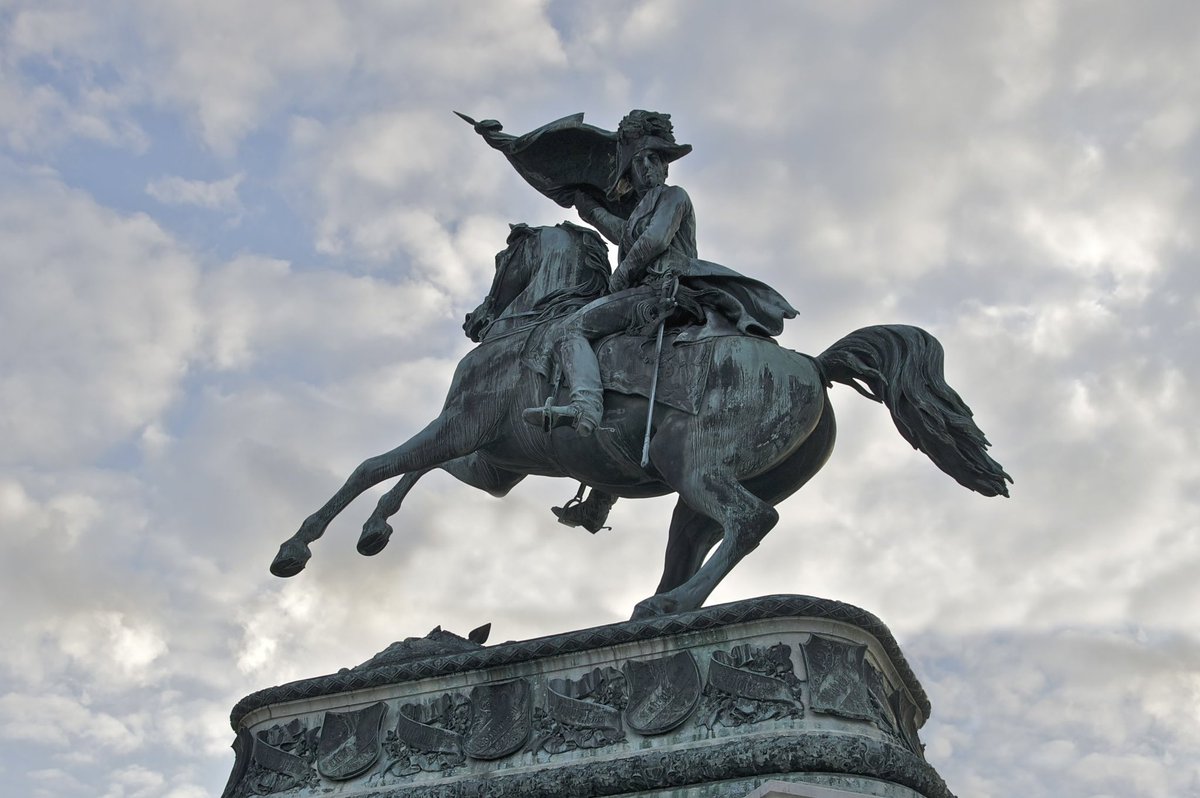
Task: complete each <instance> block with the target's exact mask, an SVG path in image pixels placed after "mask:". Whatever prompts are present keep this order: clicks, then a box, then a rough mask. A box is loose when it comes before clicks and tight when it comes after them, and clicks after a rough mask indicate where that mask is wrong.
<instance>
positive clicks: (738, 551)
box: [633, 430, 779, 618]
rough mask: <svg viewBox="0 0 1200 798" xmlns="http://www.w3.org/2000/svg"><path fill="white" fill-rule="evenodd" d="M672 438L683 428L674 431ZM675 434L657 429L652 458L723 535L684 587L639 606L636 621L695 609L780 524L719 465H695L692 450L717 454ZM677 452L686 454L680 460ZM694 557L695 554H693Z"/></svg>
mask: <svg viewBox="0 0 1200 798" xmlns="http://www.w3.org/2000/svg"><path fill="white" fill-rule="evenodd" d="M675 432H676V434H679V433H683V430H676V431H675ZM676 434H667V435H664V434H663V431H660V433H659V436H658V437H657V438H656V439H655V443H657V444H658V446H657V455H658V456H657V457H656V456H655V454H656V446H655V443H652V444H651V449H650V457H651V459H652V460H653V462H654V465H655V467H656V468H657V469H658V471H659V473H660V474H662V476H663V478H664V479H665V480H666V482H667V484H668V485H670V486H671V487H672V488H674V489H675V491H676V492H677V493H678V494H679V498H680V499H681V500H683V501H684V502H686V503H687V504H688V505H689V506H690V507H692V508H694V510H696V511H697V512H699V513H703V514H704V515H706V516H708V517H709V518H711V519H712V520H713V521H715V522H716V523H717V524H718V525H720V528H721V531H722V533H723V536H722V540H721V543H720V545H718V546H717V549H716V551H715V552H714V553H713V556H712V557H710V558H709V560H708V562H705V563H704V564H703V565H702V566H700V568H699V570H697V571H696V572H695V573H694V574H692V576H691V577H690V578H688V579H687V580H686V581H684V582H683V583H682V584H680V585H678V586H676V587H674V588H672V589H670V590H668V591H666V592H665V593H659V594H657V595H655V596H651V597H650V598H648V599H646V600H644V601H642V602H639V603H638V605H637V607H636V608H635V609H634V612H633V617H634V618H645V617H651V616H655V615H667V614H670V613H674V612H687V611H688V610H694V609H698V608H699V607H700V606H701V605H702V604H703V603H704V600H705V599H707V598H708V596H709V594H711V593H712V592H713V590H714V589H715V588H716V586H717V585H718V584H719V583H720V582H721V580H722V579H724V578H725V576H726V575H727V574H728V573H729V572H730V571H731V570H733V567H734V566H735V565H737V564H738V562H740V561H741V559H742V558H743V557H745V556H746V555H747V554H749V553H750V552H751V551H753V550H754V549H755V548H756V547H757V546H758V544H759V542H760V541H761V540H762V539H763V537H764V536H765V535H766V534H767V533H768V532H770V531H771V529H772V527H774V526H775V524H776V523H778V521H779V513H777V512H775V508H774V507H772V506H771V505H770V504H769V503H768V502H765V501H763V500H762V499H760V498H758V497H757V496H755V495H754V494H753V493H751V492H750V491H749V490H747V489H746V488H745V487H744V486H743V485H742V484H741V483H740V482H738V481H737V479H736V478H735V476H734V474H733V473H732V471H731V470H730V469H728V467H726V466H724V465H723V464H721V463H720V462H719V461H718V462H705V463H698V462H695V460H694V458H693V457H692V456H689V454H688V453H690V452H709V453H711V452H712V451H715V449H714V448H713V447H708V446H699V445H696V446H680V445H678V444H679V443H680V441H679V440H678V438H677V437H676ZM689 443H690V442H689ZM681 451H682V452H683V453H684V454H683V456H680V453H681ZM695 556H699V554H698V553H697V554H696V555H695Z"/></svg>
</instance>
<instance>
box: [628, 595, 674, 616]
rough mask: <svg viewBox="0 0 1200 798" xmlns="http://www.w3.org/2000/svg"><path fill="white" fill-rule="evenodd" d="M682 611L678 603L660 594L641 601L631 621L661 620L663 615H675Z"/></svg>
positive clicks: (634, 609)
mask: <svg viewBox="0 0 1200 798" xmlns="http://www.w3.org/2000/svg"><path fill="white" fill-rule="evenodd" d="M681 611H682V610H680V609H679V602H678V601H676V600H675V599H672V598H668V597H667V596H666V595H664V594H662V593H660V594H658V595H656V596H651V597H650V598H648V599H643V600H641V601H639V602H638V603H637V606H636V607H634V608H633V616H632V617H631V618H630V619H629V620H631V621H645V620H649V619H650V618H660V617H662V616H663V615H674V614H675V613H677V612H681Z"/></svg>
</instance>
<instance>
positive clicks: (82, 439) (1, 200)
mask: <svg viewBox="0 0 1200 798" xmlns="http://www.w3.org/2000/svg"><path fill="white" fill-rule="evenodd" d="M4 169H5V173H6V177H7V179H6V180H4V183H3V186H4V187H3V188H2V189H0V234H2V235H3V237H4V239H5V244H6V245H5V247H4V251H3V254H0V358H2V360H3V363H4V369H3V373H2V374H0V404H3V405H4V406H5V408H6V411H7V412H6V413H5V415H4V418H3V419H2V420H0V432H2V435H3V437H4V439H5V441H6V442H7V445H6V447H5V451H4V453H3V455H0V457H2V458H3V459H4V460H5V461H7V462H9V463H13V462H22V463H32V462H40V463H70V462H77V461H79V460H80V459H81V458H82V459H88V458H91V457H93V456H95V455H96V454H98V453H100V452H102V451H103V450H104V449H105V448H106V447H109V446H113V445H115V444H117V443H119V442H121V441H122V440H123V439H124V438H125V437H126V436H129V435H132V434H135V433H137V432H138V431H140V430H141V429H142V428H144V427H145V426H146V425H148V424H150V423H152V422H154V421H155V420H156V419H157V418H158V416H159V414H161V413H162V412H163V411H164V410H165V409H166V407H167V406H168V405H169V403H170V402H171V401H172V400H173V399H174V398H175V397H176V396H177V395H178V391H179V388H180V381H181V380H182V378H183V376H184V374H185V371H186V363H187V359H188V357H189V356H190V354H191V352H192V351H193V350H194V348H195V346H196V345H197V343H198V335H197V332H198V330H199V327H200V325H201V319H200V317H199V316H198V314H197V310H196V307H195V302H194V291H195V287H196V282H197V280H198V278H199V270H198V266H197V264H196V262H195V260H194V258H193V257H192V256H191V254H190V253H188V252H187V251H185V250H183V249H182V248H181V247H179V246H178V245H177V244H176V243H175V242H174V241H173V240H172V238H171V236H170V235H169V234H168V233H166V232H165V231H164V230H163V229H162V228H161V227H159V226H158V225H157V224H156V223H155V222H154V221H153V220H151V219H150V218H148V217H146V216H143V215H132V216H126V215H121V214H118V213H114V212H113V211H112V210H109V209H107V208H104V207H102V206H100V205H98V204H97V203H96V202H94V201H93V200H92V199H91V198H90V197H89V196H88V195H87V194H85V193H84V192H81V191H78V190H72V189H69V188H67V187H66V186H64V185H62V184H61V183H59V182H58V181H57V180H55V179H54V178H53V177H50V176H47V175H35V174H31V173H21V172H20V171H18V170H16V169H14V168H12V167H4Z"/></svg>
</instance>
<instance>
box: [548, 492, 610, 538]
mask: <svg viewBox="0 0 1200 798" xmlns="http://www.w3.org/2000/svg"><path fill="white" fill-rule="evenodd" d="M586 487H587V486H586V485H585V484H584V483H582V482H580V483H579V490H578V491H576V492H575V495H574V496H573V497H571V499H570V500H569V501H568V502H567V503H566V504H564V505H563V506H562V507H551V508H550V512H552V513H554V517H555V518H557V519H558V523H560V524H562V525H563V526H569V527H577V526H581V527H583V528H584V529H586V530H587V531H588V532H591V533H592V534H593V535H594V534H596V533H597V532H600V531H601V530H604V529H612V527H611V526H604V522H605V521H607V520H608V509H606V510H604V517H603V518H597V517H596V516H598V515H599V514H600V513H599V512H597V511H596V510H595V507H596V506H597V505H596V501H595V499H594V498H593V497H592V496H589V497H588V498H587V501H584V500H583V491H584V489H585V488H586ZM609 509H611V507H610V508H609Z"/></svg>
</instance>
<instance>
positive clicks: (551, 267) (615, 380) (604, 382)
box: [271, 111, 1011, 617]
mask: <svg viewBox="0 0 1200 798" xmlns="http://www.w3.org/2000/svg"><path fill="white" fill-rule="evenodd" d="M464 118H465V117H464ZM467 121H469V122H471V123H472V124H473V125H474V126H475V129H476V130H477V131H478V132H480V133H481V135H483V136H484V137H485V139H487V140H488V142H489V143H490V144H491V145H492V146H493V147H495V148H496V149H498V150H500V151H502V152H503V153H504V154H505V155H506V156H507V157H508V158H509V160H510V162H511V163H512V164H513V166H514V167H515V168H516V169H517V171H518V172H519V173H520V174H521V175H522V176H523V177H525V179H526V180H527V181H528V182H529V183H530V184H531V185H534V186H535V187H536V188H538V190H539V191H541V192H542V193H544V194H546V195H547V196H549V197H551V198H552V199H555V200H556V201H557V202H559V203H560V204H562V205H564V206H568V207H569V206H575V207H578V208H579V210H580V211H581V215H583V216H584V218H585V220H587V221H589V222H591V223H592V224H594V225H595V226H596V227H597V228H598V229H599V230H601V231H602V232H603V233H604V234H605V236H606V237H608V238H609V239H610V240H614V241H615V242H616V243H617V244H618V246H619V255H620V265H619V266H618V268H617V270H616V272H613V273H612V274H610V273H609V265H608V259H607V248H606V247H605V245H604V242H603V241H602V240H601V239H600V237H599V236H598V235H596V233H594V232H592V231H590V230H588V229H586V228H582V227H579V226H576V225H573V224H571V223H568V222H564V223H562V224H559V225H556V226H554V227H542V228H531V227H527V226H525V225H516V226H514V227H513V230H512V233H511V234H510V236H509V240H508V246H507V248H506V249H505V250H503V251H502V252H500V253H499V254H498V255H497V257H496V275H495V278H494V280H493V283H492V288H491V291H490V292H489V294H488V296H487V298H486V299H485V300H484V301H483V303H482V304H481V305H480V306H479V307H478V308H477V309H476V310H475V311H473V312H472V313H471V314H469V315H468V316H467V320H466V323H465V324H464V330H465V331H466V332H467V334H468V335H469V336H470V337H471V338H472V340H476V341H478V342H479V346H478V347H476V348H475V349H474V350H472V351H471V352H469V353H468V354H467V356H466V357H464V358H463V360H462V361H461V362H460V363H459V366H458V369H457V370H456V372H455V375H454V379H453V381H452V383H451V386H450V391H449V394H448V396H447V399H446V403H445V406H444V407H443V410H442V412H441V414H440V415H439V416H438V417H437V418H436V419H434V421H433V422H431V423H430V424H429V426H427V427H426V428H425V429H424V430H422V431H421V432H419V433H417V435H415V436H414V437H413V438H411V439H410V440H408V441H407V442H405V443H404V444H402V445H400V446H399V447H397V448H395V449H393V450H392V451H390V452H387V453H385V454H382V455H379V456H377V457H373V458H370V459H368V460H366V461H364V462H363V463H362V464H361V465H360V466H359V467H358V468H356V469H355V470H354V472H353V474H351V476H350V478H349V479H348V480H347V482H346V484H345V485H343V486H342V488H341V489H340V490H338V491H337V493H335V494H334V496H333V497H332V498H331V499H330V500H329V501H328V502H326V504H325V505H324V506H323V507H321V508H320V509H319V510H318V511H317V512H315V513H313V514H312V515H311V516H309V517H308V518H307V519H306V520H305V521H304V523H303V524H302V525H301V527H300V530H299V531H298V532H297V533H296V534H295V535H294V536H293V537H292V538H290V539H289V540H287V541H285V542H284V543H283V545H282V546H280V551H279V554H278V555H277V556H276V558H275V561H274V562H273V564H272V566H271V570H272V573H274V574H276V575H277V576H292V575H294V574H296V573H299V571H300V570H302V569H303V568H304V566H305V564H306V562H307V561H308V559H309V558H310V557H311V552H310V550H309V547H308V544H309V543H311V542H313V541H315V540H316V539H317V538H319V537H321V535H322V534H323V533H324V531H325V528H326V527H327V526H328V524H329V522H330V521H331V520H332V519H333V518H334V517H335V516H336V515H337V514H338V513H339V512H340V511H341V510H342V509H344V508H345V507H346V505H348V504H349V503H350V502H351V501H352V500H353V499H354V498H355V497H357V496H358V495H360V494H361V493H363V492H364V491H365V490H367V489H368V488H370V487H372V486H373V485H376V484H378V483H379V482H382V481H384V480H387V479H390V478H393V477H397V476H399V477H401V478H400V480H399V482H398V483H397V484H396V486H395V487H393V488H392V489H391V490H390V491H389V492H388V493H386V494H385V495H384V496H383V497H382V498H381V499H380V501H379V503H378V505H377V506H376V509H375V511H374V512H373V513H372V514H371V516H370V518H369V519H368V520H367V522H366V524H365V525H364V527H363V533H362V536H361V537H360V539H359V543H358V550H359V551H360V552H361V553H363V554H367V555H371V554H376V553H378V552H379V551H380V550H382V549H383V547H384V546H385V545H386V544H387V541H388V539H389V537H390V535H391V534H392V528H391V526H390V525H389V524H388V523H387V519H388V518H389V517H390V516H391V515H393V514H394V513H395V512H396V511H397V510H399V507H400V504H401V502H402V501H403V498H404V496H405V495H406V494H407V493H408V491H409V490H410V489H411V488H412V486H413V485H414V484H415V483H416V481H417V480H418V479H419V478H420V477H421V475H422V474H424V473H426V472H427V471H429V470H430V469H433V468H442V469H444V470H445V471H447V472H449V473H450V474H452V475H453V476H455V477H457V478H458V479H460V480H462V481H463V482H466V483H467V484H469V485H472V486H474V487H478V488H480V489H482V490H486V491H488V492H490V493H492V494H493V495H496V496H503V495H505V494H506V493H507V492H508V491H509V490H511V489H512V488H513V487H514V486H515V485H516V484H517V483H518V482H520V481H521V480H522V479H523V478H524V477H525V476H526V475H528V474H540V475H547V476H564V477H570V478H572V479H575V480H578V481H579V482H581V483H584V484H586V485H590V486H593V488H594V490H593V496H592V497H591V498H589V501H596V502H597V504H601V505H605V506H603V510H604V512H607V505H611V501H612V499H613V497H616V496H621V497H626V498H643V497H649V496H660V495H664V494H667V493H678V494H679V500H678V502H677V504H676V507H675V513H674V516H673V517H672V521H671V528H670V533H669V539H668V543H667V551H666V557H665V562H664V567H663V574H662V579H661V581H660V583H659V586H658V589H657V591H656V592H655V594H654V595H653V596H651V597H649V598H647V599H645V600H644V601H642V602H640V603H639V604H638V605H637V607H636V608H635V610H634V617H645V616H651V615H659V614H665V613H673V612H681V611H686V610H692V609H697V608H699V607H700V606H701V605H702V604H703V602H704V600H705V599H706V598H707V597H708V595H709V594H710V593H711V592H712V590H713V589H714V588H715V587H716V586H717V584H718V583H719V582H720V581H721V579H723V578H724V576H725V575H726V574H728V573H729V571H730V570H731V569H732V568H733V567H734V565H736V564H737V563H738V561H740V560H741V558H742V557H744V556H745V555H746V554H748V553H749V552H750V551H751V550H753V549H754V548H755V547H756V546H757V545H758V543H759V541H760V540H761V539H762V537H763V536H764V535H766V533H767V532H769V531H770V530H771V528H772V527H774V525H775V523H776V522H777V521H778V518H779V515H778V513H777V512H776V511H775V509H774V505H775V504H778V503H779V502H780V501H782V500H783V499H784V498H786V497H787V496H789V495H791V494H792V493H793V492H795V491H796V490H797V489H799V488H800V487H801V486H802V485H803V484H804V483H805V482H807V481H808V480H809V479H810V478H811V477H812V476H813V475H814V474H815V473H816V472H817V471H818V470H819V469H820V468H821V466H822V465H824V463H825V461H826V459H828V457H829V454H830V452H831V451H832V448H833V442H834V428H835V427H834V417H833V410H832V408H831V407H830V405H829V403H828V397H827V395H826V390H825V389H826V388H827V387H829V386H831V385H832V383H833V382H840V383H844V384H847V385H850V386H851V387H854V388H855V389H856V390H858V391H859V392H860V393H862V394H863V395H864V396H867V397H868V398H871V399H873V400H875V401H879V402H882V403H884V404H885V405H886V406H887V407H888V409H889V410H890V411H891V414H892V417H893V420H894V421H895V423H896V426H897V428H898V429H899V431H900V433H901V435H903V436H904V437H905V439H906V440H908V441H909V443H911V444H912V445H913V446H914V447H915V448H918V449H920V450H921V451H923V452H925V453H926V454H927V455H928V456H929V457H930V459H932V460H933V462H934V463H935V464H936V465H937V466H938V467H939V468H941V469H942V470H943V471H945V472H946V473H948V474H949V475H950V476H952V477H953V478H954V479H955V480H957V481H958V482H959V483H960V484H962V485H963V486H965V487H967V488H970V489H971V490H975V491H977V492H979V493H982V494H984V495H986V496H995V495H1004V496H1007V495H1008V491H1007V487H1006V484H1005V482H1006V481H1010V482H1011V479H1010V478H1009V476H1008V475H1007V474H1006V473H1005V472H1004V470H1003V469H1002V468H1001V467H1000V465H999V464H998V463H996V462H995V461H994V460H992V459H991V458H990V457H989V456H988V455H987V452H986V449H987V447H988V445H989V444H988V442H987V440H986V439H985V438H984V436H983V433H982V432H980V430H979V428H978V427H976V426H975V424H974V422H973V421H972V419H971V412H970V409H969V408H967V406H966V405H965V404H964V403H963V402H962V400H961V399H960V398H959V396H958V394H957V393H955V392H954V390H953V389H952V388H950V387H949V386H948V385H946V383H945V381H944V380H943V377H942V349H941V346H940V344H938V342H937V340H936V339H934V338H933V337H932V336H931V335H929V334H928V333H926V332H925V331H923V330H920V329H918V328H916V327H910V326H905V325H885V326H876V327H867V328H864V329H861V330H857V331H855V332H853V333H851V334H850V335H848V336H846V337H845V338H843V339H841V340H840V341H838V342H837V343H835V344H834V345H833V346H831V347H830V348H829V349H827V350H826V351H825V352H823V353H822V354H821V355H819V356H817V357H815V358H814V357H810V356H808V355H803V354H800V353H797V352H793V351H791V350H788V349H785V348H783V347H781V346H779V345H778V344H777V343H776V342H775V341H774V339H773V338H771V337H770V336H772V335H775V334H777V333H778V332H779V331H780V330H781V329H782V324H783V320H784V319H785V318H790V317H791V316H792V315H794V313H795V311H794V310H792V308H791V306H790V305H788V304H787V302H786V301H785V300H783V298H782V297H780V296H779V294H778V293H776V292H775V291H774V290H772V289H770V288H769V287H767V286H765V285H763V284H762V283H759V282H757V281H754V280H750V279H749V278H746V277H744V276H742V275H740V274H737V273H736V272H733V271H732V270H729V269H726V268H725V267H722V266H718V265H717V264H711V263H707V262H705V261H700V260H698V259H697V258H696V248H695V222H694V214H693V213H692V211H691V203H690V200H688V199H687V195H686V193H684V192H683V190H682V189H679V188H677V187H669V186H666V185H665V183H664V179H665V177H666V164H667V163H668V162H669V161H671V160H673V159H674V158H678V157H681V156H682V155H683V154H686V152H687V151H688V149H689V148H687V147H686V145H679V144H676V143H675V142H674V137H673V135H672V131H671V128H670V123H669V117H667V116H666V115H665V114H650V113H647V112H644V111H643V112H637V111H635V112H633V113H631V114H630V115H629V116H627V117H626V119H625V120H624V121H623V122H622V128H621V129H619V130H618V131H617V132H609V131H605V130H602V129H600V128H594V127H591V126H589V125H585V124H584V123H583V115H582V114H578V115H576V116H573V117H567V118H566V119H563V120H559V121H557V122H554V123H551V124H550V125H547V126H545V127H543V128H539V129H538V130H536V131H533V132H532V133H530V134H527V135H526V136H521V137H512V136H507V135H505V134H503V133H502V132H501V126H500V125H499V123H497V122H493V121H485V122H480V123H475V122H474V121H473V120H469V119H468V120H467ZM643 242H644V243H643ZM614 333H615V334H614ZM601 339H603V340H601ZM647 344H651V345H652V349H653V352H654V356H653V357H646V356H645V354H644V353H645V352H646V350H647V346H646V345H647ZM593 346H595V347H596V348H595V349H593ZM668 362H669V365H670V368H668V367H667V365H668ZM564 378H565V381H566V386H564V385H563V382H564ZM547 395H549V397H550V398H549V399H545V397H546V396H547ZM564 400H565V401H564ZM531 423H532V425H533V426H531ZM639 454H642V456H639ZM577 498H578V497H577ZM573 506H574V507H578V506H579V504H578V503H575V504H574V505H573ZM570 509H572V506H568V507H567V508H558V511H559V514H560V515H561V514H562V513H565V512H566V511H568V510H570ZM588 520H589V521H593V522H594V521H595V520H596V519H595V517H591V518H589V519H588ZM602 521H603V519H602V518H601V519H600V522H601V523H602ZM589 528H590V526H589ZM592 531H595V530H592ZM718 544H719V545H718ZM714 546H717V549H716V551H715V552H714V554H713V556H712V557H711V558H708V559H707V560H706V557H707V555H708V553H709V551H710V550H712V549H713V547H714Z"/></svg>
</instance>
